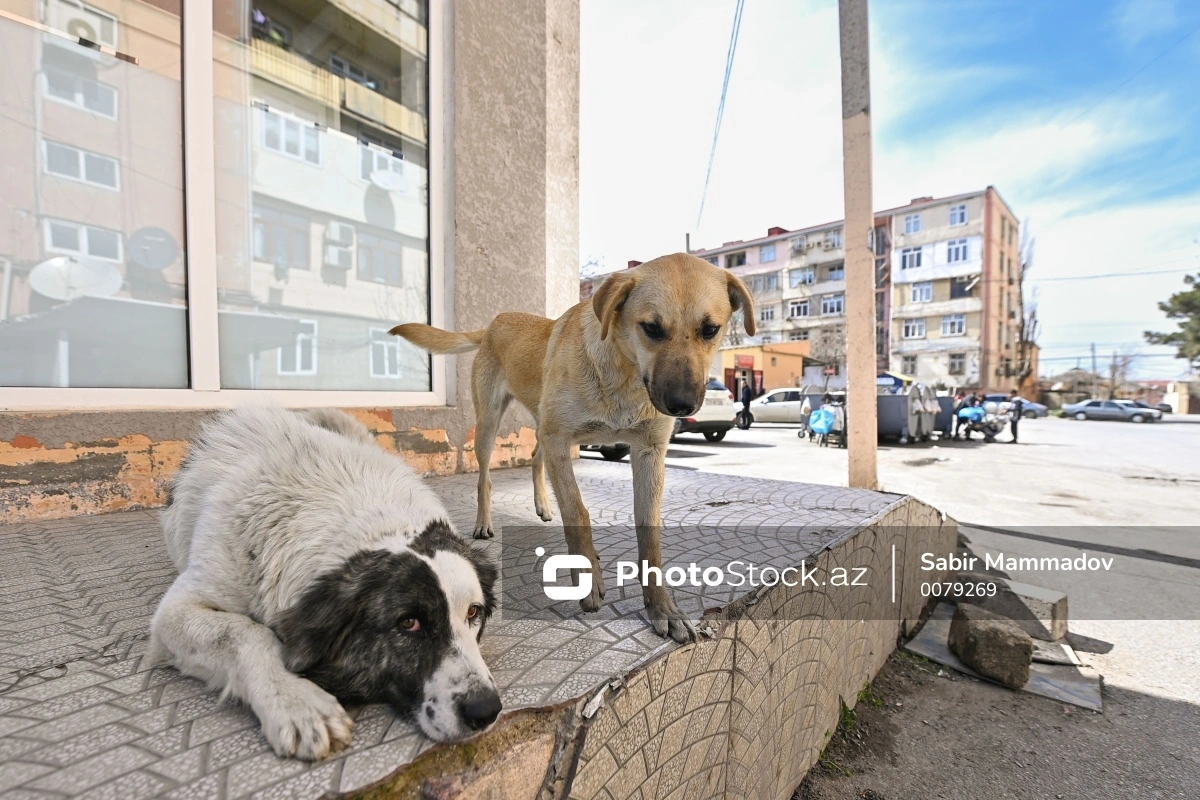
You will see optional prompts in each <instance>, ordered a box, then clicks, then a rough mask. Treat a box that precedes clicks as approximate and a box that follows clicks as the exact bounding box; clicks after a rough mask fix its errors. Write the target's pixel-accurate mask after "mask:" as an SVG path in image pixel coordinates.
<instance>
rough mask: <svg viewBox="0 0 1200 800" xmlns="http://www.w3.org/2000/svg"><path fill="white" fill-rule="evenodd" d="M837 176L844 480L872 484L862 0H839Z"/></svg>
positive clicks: (867, 102)
mask: <svg viewBox="0 0 1200 800" xmlns="http://www.w3.org/2000/svg"><path fill="white" fill-rule="evenodd" d="M838 20H839V27H840V32H841V54H842V159H843V161H842V180H843V184H844V188H845V203H846V226H845V230H844V231H843V239H844V242H845V247H846V377H847V387H846V415H847V424H848V426H849V428H850V437H849V438H850V440H849V443H848V447H849V459H848V460H849V466H850V476H849V480H850V485H851V486H853V487H856V488H860V489H876V488H878V485H879V480H878V475H877V472H876V444H877V442H878V434H877V425H878V423H877V416H878V409H877V405H876V399H875V398H876V389H875V252H874V247H873V246H872V232H873V229H874V226H875V215H874V212H873V211H872V208H871V206H872V198H871V82H870V66H869V58H868V43H867V0H839V2H838Z"/></svg>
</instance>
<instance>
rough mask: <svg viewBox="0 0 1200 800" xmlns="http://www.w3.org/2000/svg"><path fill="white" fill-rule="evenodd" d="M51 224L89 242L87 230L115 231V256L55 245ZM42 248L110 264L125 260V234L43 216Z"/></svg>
mask: <svg viewBox="0 0 1200 800" xmlns="http://www.w3.org/2000/svg"><path fill="white" fill-rule="evenodd" d="M52 225H71V226H74V227H75V228H76V229H77V230H78V232H79V233H80V234H81V237H80V242H90V238H89V237H88V235H87V232H88V231H89V230H97V231H107V232H108V233H115V234H116V235H117V257H116V258H109V257H108V256H98V255H95V254H94V253H90V252H88V250H87V248H86V247H85V248H83V249H80V250H72V249H70V248H67V247H55V246H54V245H53V244H52V243H51V233H50V227H51V226H52ZM42 249H43V250H45V251H46V252H47V253H59V254H60V255H65V256H85V257H87V258H94V259H96V260H97V261H105V262H108V263H110V264H120V263H122V262H124V261H125V234H124V233H122V232H121V231H115V230H113V229H112V228H105V227H104V226H102V225H89V224H88V223H86V222H76V221H75V220H73V219H62V218H61V217H43V218H42ZM12 391H16V389H14V388H8V387H6V388H5V389H4V392H5V394H8V393H9V392H12ZM56 391H59V392H61V391H64V389H62V388H60V389H56ZM5 408H8V407H7V406H5Z"/></svg>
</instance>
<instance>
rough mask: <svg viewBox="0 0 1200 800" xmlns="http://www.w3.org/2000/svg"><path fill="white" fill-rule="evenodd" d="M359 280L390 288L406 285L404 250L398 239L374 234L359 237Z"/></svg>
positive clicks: (364, 234)
mask: <svg viewBox="0 0 1200 800" xmlns="http://www.w3.org/2000/svg"><path fill="white" fill-rule="evenodd" d="M357 249H358V279H359V280H361V281H372V282H374V283H383V284H387V285H389V286H403V285H404V270H403V263H404V248H403V247H402V246H401V244H400V242H399V241H397V240H396V239H389V238H386V237H383V236H379V235H378V234H374V233H363V234H360V235H359V237H358V246H357Z"/></svg>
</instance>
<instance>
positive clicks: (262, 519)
mask: <svg viewBox="0 0 1200 800" xmlns="http://www.w3.org/2000/svg"><path fill="white" fill-rule="evenodd" d="M448 520H449V515H448V514H447V513H446V509H445V508H444V507H443V505H442V503H441V501H439V500H438V498H437V497H436V496H435V495H434V494H433V492H432V491H430V490H429V488H428V487H427V486H426V485H425V484H424V483H423V482H422V481H421V480H420V479H419V478H418V477H417V476H416V475H415V474H414V473H413V472H412V470H410V469H409V468H408V466H407V465H406V464H404V462H403V461H402V460H401V459H400V458H398V457H397V456H395V455H391V454H389V453H386V452H385V451H383V450H382V449H381V448H379V447H378V446H376V444H375V443H374V441H373V440H372V438H371V435H370V433H369V432H368V431H367V429H366V428H365V427H364V426H363V425H361V424H360V423H359V422H358V421H357V420H355V419H354V418H353V417H350V416H349V415H347V414H344V413H342V412H338V411H326V410H322V411H308V412H293V411H285V410H283V409H276V408H245V409H240V410H237V411H233V412H227V413H223V414H221V415H219V416H217V417H216V418H215V419H214V420H213V421H211V422H210V423H209V424H208V425H206V426H205V428H204V430H203V431H202V433H201V435H200V436H199V437H198V439H197V441H196V442H195V443H194V444H193V446H192V448H191V450H190V451H189V453H188V456H187V459H186V460H185V463H184V465H183V466H182V467H181V469H180V472H179V475H178V476H177V477H176V479H175V482H174V484H173V486H172V492H171V499H170V500H169V505H168V507H167V509H166V510H165V511H164V512H163V528H164V532H165V536H166V544H167V550H168V552H169V553H170V556H171V559H172V560H173V561H174V562H175V565H176V566H177V567H178V568H179V570H180V575H179V577H178V578H177V579H176V581H175V583H174V584H173V585H172V586H171V588H170V590H169V591H168V592H167V594H166V595H165V596H164V597H163V599H162V602H161V604H160V605H159V608H158V611H157V612H156V614H155V616H154V620H153V622H152V623H151V631H150V640H151V653H152V655H153V656H155V657H157V658H159V659H160V660H169V661H171V662H172V663H174V664H175V665H176V666H177V667H178V668H179V669H180V670H181V671H182V672H184V673H186V674H188V675H193V676H196V677H199V678H201V679H204V680H206V681H208V683H209V684H210V685H211V686H212V687H214V688H219V689H221V690H222V692H223V693H224V694H225V695H232V696H233V697H236V698H238V699H240V700H242V701H244V702H246V703H247V704H248V705H249V706H250V707H251V708H252V709H253V710H254V712H255V713H256V714H257V715H258V718H259V720H260V721H261V722H262V728H263V733H264V734H265V736H266V738H267V740H268V741H269V742H270V743H271V745H272V746H273V747H274V749H275V750H276V752H278V753H279V754H281V755H295V756H298V757H300V758H305V759H317V758H322V757H324V756H325V755H327V754H328V753H330V752H332V751H333V750H336V749H338V748H339V747H341V746H344V745H345V744H347V743H348V742H349V740H350V736H351V728H352V722H351V720H350V718H349V716H347V714H346V713H345V711H344V710H343V709H342V706H341V704H340V703H339V699H340V700H341V701H342V702H350V701H357V702H388V703H391V704H392V705H393V706H395V707H396V708H397V709H398V710H399V711H401V712H404V713H409V714H413V715H415V718H416V720H417V722H418V724H419V725H420V726H421V728H422V730H424V731H425V733H426V734H427V735H429V736H430V737H431V738H435V739H441V740H446V739H457V738H461V737H463V736H466V735H468V734H470V733H473V732H474V731H476V730H479V729H481V728H483V727H486V726H487V725H488V724H490V723H491V722H492V721H493V720H494V719H495V717H496V714H497V713H498V712H499V710H500V700H499V696H498V695H497V693H496V689H495V683H494V681H493V679H492V676H491V673H490V672H489V671H488V668H487V665H486V664H484V661H483V658H482V656H481V655H480V653H479V646H478V639H479V636H480V635H482V632H483V626H484V624H485V622H486V619H487V616H488V615H489V614H490V613H491V611H492V607H493V605H494V596H493V592H492V589H493V584H494V581H495V577H496V571H495V568H494V567H493V566H492V565H491V564H490V563H488V562H487V561H486V559H484V558H483V557H482V556H481V555H480V554H479V553H478V552H477V551H474V550H473V549H471V547H470V546H469V545H467V544H466V543H465V542H463V541H462V540H460V539H459V538H458V537H457V535H456V534H455V533H454V531H453V529H452V528H451V526H450V524H449V522H448ZM335 696H336V697H335Z"/></svg>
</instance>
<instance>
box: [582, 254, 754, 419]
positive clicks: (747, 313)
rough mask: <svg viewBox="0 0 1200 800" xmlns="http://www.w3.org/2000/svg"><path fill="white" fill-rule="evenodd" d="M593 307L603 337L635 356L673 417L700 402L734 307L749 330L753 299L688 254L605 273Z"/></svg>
mask: <svg viewBox="0 0 1200 800" xmlns="http://www.w3.org/2000/svg"><path fill="white" fill-rule="evenodd" d="M592 308H593V309H594V310H595V312H596V316H597V317H598V318H599V320H600V339H601V340H607V339H609V338H610V337H611V338H612V339H613V341H614V342H615V343H616V345H617V346H618V347H619V348H620V350H621V352H623V353H624V354H625V355H626V356H627V357H628V358H629V360H630V361H632V362H633V365H634V367H635V368H636V369H637V371H638V376H639V377H640V378H641V380H642V383H643V384H644V385H645V387H646V392H647V393H648V394H649V396H650V402H651V403H652V404H653V405H654V407H655V408H656V409H658V410H659V411H660V412H662V413H663V414H667V415H668V416H672V417H686V416H688V415H689V414H694V413H696V411H697V409H699V408H700V406H701V405H702V404H703V403H704V387H705V384H706V383H707V382H708V373H709V370H710V368H711V367H712V362H713V354H714V353H715V351H716V349H717V347H718V346H719V345H720V343H721V337H722V336H723V335H724V334H725V331H726V330H727V328H728V326H729V324H730V318H731V317H732V316H733V313H734V312H735V311H741V312H742V319H743V325H744V326H745V328H746V333H748V334H750V335H751V336H753V335H754V301H753V300H751V298H750V293H749V292H748V291H746V285H745V284H744V283H742V281H741V280H740V279H739V278H738V277H737V276H736V275H734V274H732V273H730V272H726V271H725V270H723V269H720V268H718V267H714V266H713V265H712V264H709V263H708V262H707V261H705V260H703V259H700V258H697V257H695V256H691V255H687V254H686V253H675V254H674V255H669V256H663V257H662V258H656V259H654V260H653V261H647V262H646V263H645V264H642V265H641V266H639V267H635V268H633V269H630V270H625V271H622V272H617V273H614V274H613V275H610V276H609V277H608V279H607V280H605V281H604V283H603V284H602V285H601V286H600V288H599V289H598V290H596V294H595V295H594V296H593V297H592Z"/></svg>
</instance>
